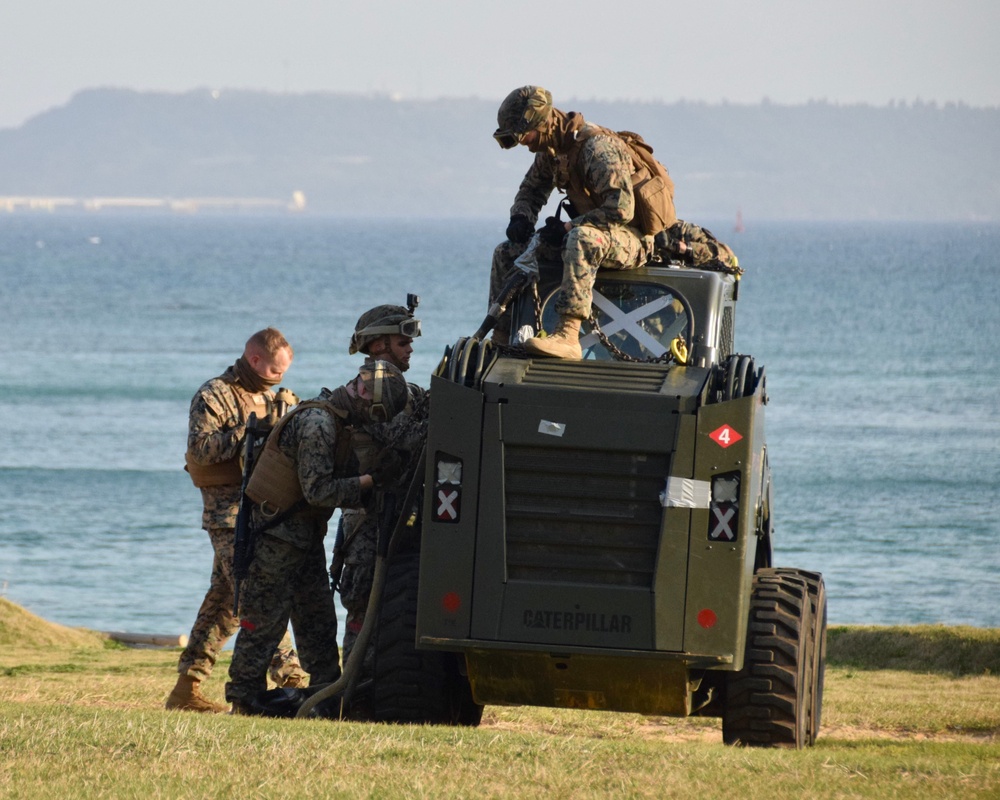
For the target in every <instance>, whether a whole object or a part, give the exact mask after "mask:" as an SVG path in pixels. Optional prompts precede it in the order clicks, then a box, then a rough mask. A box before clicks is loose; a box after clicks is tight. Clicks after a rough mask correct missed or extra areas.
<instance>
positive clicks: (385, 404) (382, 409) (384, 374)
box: [358, 361, 410, 422]
mask: <svg viewBox="0 0 1000 800" xmlns="http://www.w3.org/2000/svg"><path fill="white" fill-rule="evenodd" d="M358 377H359V378H361V380H362V382H363V383H364V385H365V389H366V390H367V394H368V396H369V397H370V398H371V409H370V410H369V412H368V414H369V416H370V417H371V420H372V422H388V421H389V420H391V419H392V418H393V417H395V416H396V415H397V414H398V413H399V412H400V411H402V410H403V409H404V408H406V404H407V402H408V401H409V399H410V389H409V387H408V386H407V385H406V379H405V378H404V377H403V373H402V372H400V370H399V368H398V367H396V366H395V365H393V364H390V363H389V362H388V361H369V362H367V363H366V364H364V366H362V367H361V369H359V370H358Z"/></svg>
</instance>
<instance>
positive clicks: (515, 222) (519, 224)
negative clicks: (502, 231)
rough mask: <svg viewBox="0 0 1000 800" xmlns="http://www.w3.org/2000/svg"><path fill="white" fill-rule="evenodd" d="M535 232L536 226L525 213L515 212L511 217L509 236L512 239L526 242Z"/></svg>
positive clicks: (521, 242)
mask: <svg viewBox="0 0 1000 800" xmlns="http://www.w3.org/2000/svg"><path fill="white" fill-rule="evenodd" d="M534 232H535V227H534V226H533V225H532V224H531V220H530V219H528V218H527V217H526V216H525V215H524V214H515V215H514V216H512V217H511V218H510V224H509V225H508V226H507V238H508V239H510V241H512V242H515V243H516V244H524V243H525V242H527V241H528V239H530V238H531V235H532V234H533V233H534Z"/></svg>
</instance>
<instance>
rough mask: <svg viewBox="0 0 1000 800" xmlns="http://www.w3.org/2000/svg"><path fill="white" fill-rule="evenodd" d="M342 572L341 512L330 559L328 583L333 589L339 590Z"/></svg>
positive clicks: (342, 536) (342, 537) (342, 539)
mask: <svg viewBox="0 0 1000 800" xmlns="http://www.w3.org/2000/svg"><path fill="white" fill-rule="evenodd" d="M343 573H344V517H343V514H341V517H340V524H338V525H337V536H336V538H335V539H334V540H333V559H332V560H331V561H330V585H331V586H332V587H333V590H334V591H335V592H336V591H339V590H340V576H341V575H342V574H343Z"/></svg>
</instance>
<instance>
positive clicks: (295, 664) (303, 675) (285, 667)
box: [267, 648, 309, 689]
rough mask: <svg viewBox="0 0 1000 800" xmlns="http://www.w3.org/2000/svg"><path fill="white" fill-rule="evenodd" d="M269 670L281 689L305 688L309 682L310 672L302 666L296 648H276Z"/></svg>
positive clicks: (276, 684) (270, 675)
mask: <svg viewBox="0 0 1000 800" xmlns="http://www.w3.org/2000/svg"><path fill="white" fill-rule="evenodd" d="M267 672H268V676H269V677H270V678H271V680H272V681H273V682H274V685H275V686H277V687H278V688H279V689H303V688H305V686H306V684H307V683H308V682H309V673H308V672H306V671H305V670H304V669H303V668H302V664H301V662H300V661H299V654H298V653H296V652H295V651H294V650H283V649H280V648H279V649H278V650H275V651H274V655H273V656H272V657H271V666H270V667H268V671H267Z"/></svg>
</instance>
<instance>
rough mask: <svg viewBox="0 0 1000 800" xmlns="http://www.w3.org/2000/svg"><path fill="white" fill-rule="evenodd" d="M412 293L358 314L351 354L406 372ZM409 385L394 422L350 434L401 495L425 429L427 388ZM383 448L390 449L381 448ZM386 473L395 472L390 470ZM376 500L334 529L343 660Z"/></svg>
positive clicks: (369, 566)
mask: <svg viewBox="0 0 1000 800" xmlns="http://www.w3.org/2000/svg"><path fill="white" fill-rule="evenodd" d="M410 298H411V306H410V307H409V308H404V307H403V306H392V305H384V306H376V307H375V308H372V309H369V310H368V311H366V312H365V313H364V314H362V315H361V316H360V317H359V318H358V322H357V325H355V327H354V335H353V336H351V344H350V348H349V352H350V353H351V354H352V355H353V354H354V353H358V352H360V353H363V354H364V355H365V364H366V365H370V364H371V363H372V362H373V361H375V360H376V359H382V360H385V361H388V362H389V363H390V364H393V365H394V366H396V367H397V368H398V369H399V370H400V371H401V372H406V371H407V370H408V369H409V368H410V355H411V354H412V353H413V340H414V339H415V338H416V337H417V336H420V320H418V319H414V317H413V313H414V310H415V306H416V302H415V301H416V298H415V297H413V295H411V296H410ZM408 387H409V392H410V400H409V402H408V403H407V405H406V408H405V409H403V411H402V412H400V414H399V415H398V416H397V417H395V419H393V420H392V422H389V423H383V424H378V425H366V426H364V427H363V428H361V429H359V430H357V431H356V432H355V434H354V437H353V447H354V452H355V454H356V455H357V456H358V459H359V461H360V465H361V471H362V472H365V471H368V470H370V469H372V468H373V466H374V464H376V463H377V462H381V464H382V469H383V470H387V472H386V474H385V476H384V477H385V484H384V491H385V492H387V493H389V494H393V495H394V496H395V497H398V498H401V497H402V496H403V495H405V494H406V490H407V488H408V487H407V486H404V485H402V482H403V480H404V479H405V475H404V473H405V471H406V470H405V466H406V465H407V464H408V463H409V461H410V460H411V459H412V458H414V457H415V456H416V453H417V451H419V450H420V447H421V446H422V444H423V440H424V436H425V434H426V429H427V403H426V402H425V397H426V395H427V392H426V390H425V389H423V388H421V387H420V386H417V385H416V384H415V383H410V384H408ZM387 447H388V448H390V449H391V453H384V451H385V448H387ZM397 459H398V461H399V468H398V469H392V467H391V466H390V462H395V461H396V460H397ZM387 468H388V469H387ZM390 472H397V473H398V474H397V475H390V474H388V473H390ZM375 502H376V498H375V496H374V495H372V496H369V498H368V502H367V503H366V504H365V506H364V507H363V508H357V509H344V511H343V512H342V513H341V518H340V525H341V529H340V531H338V534H337V546H336V547H335V548H334V555H333V564H332V565H331V567H330V574H331V578H332V579H333V583H334V587H335V588H336V589H338V591H339V592H340V603H341V605H342V606H343V607H344V610H345V611H346V612H347V629H346V630H345V631H344V661H345V662H346V661H347V658H348V656H349V655H350V654H351V649H352V648H353V647H354V642H355V640H356V639H357V637H358V634H359V633H360V632H361V626H362V625H363V624H364V621H365V611H366V609H367V608H368V596H369V595H370V594H371V589H372V582H373V580H374V575H375V555H376V544H377V542H378V534H379V528H378V526H379V514H378V509H377V508H376V507H375ZM369 651H370V648H369ZM366 656H367V654H366ZM368 661H369V659H368V658H367V657H366V659H365V666H366V667H370V666H371V665H370V664H369V663H368Z"/></svg>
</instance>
